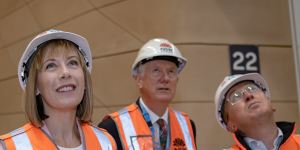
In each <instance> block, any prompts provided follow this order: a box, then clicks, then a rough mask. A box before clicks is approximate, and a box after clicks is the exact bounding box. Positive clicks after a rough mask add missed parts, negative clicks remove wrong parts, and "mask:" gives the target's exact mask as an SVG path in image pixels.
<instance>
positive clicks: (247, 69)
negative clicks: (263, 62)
mask: <svg viewBox="0 0 300 150" xmlns="http://www.w3.org/2000/svg"><path fill="white" fill-rule="evenodd" d="M229 55H230V69H231V74H232V75H234V74H245V73H252V72H258V73H260V65H259V53H258V47H257V46H254V45H230V46H229Z"/></svg>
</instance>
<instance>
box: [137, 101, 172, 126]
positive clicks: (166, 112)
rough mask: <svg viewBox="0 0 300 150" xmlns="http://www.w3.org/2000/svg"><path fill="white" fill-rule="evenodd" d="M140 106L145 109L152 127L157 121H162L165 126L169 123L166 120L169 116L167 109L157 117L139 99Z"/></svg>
mask: <svg viewBox="0 0 300 150" xmlns="http://www.w3.org/2000/svg"><path fill="white" fill-rule="evenodd" d="M140 104H141V105H142V106H143V107H144V108H145V109H146V111H147V112H148V114H149V116H150V120H151V123H152V124H153V125H154V124H156V121H157V120H158V119H160V118H161V119H164V121H165V122H166V124H167V125H168V123H169V120H168V114H169V111H168V108H167V109H166V111H165V112H164V114H163V115H162V116H161V117H159V116H158V115H157V114H155V113H154V112H153V111H152V110H151V109H149V108H148V107H147V106H146V104H145V103H144V102H143V99H142V98H140Z"/></svg>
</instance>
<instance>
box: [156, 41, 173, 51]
mask: <svg viewBox="0 0 300 150" xmlns="http://www.w3.org/2000/svg"><path fill="white" fill-rule="evenodd" d="M159 46H160V50H161V52H166V53H172V51H173V49H172V46H171V45H170V44H168V43H161V44H160V45H159Z"/></svg>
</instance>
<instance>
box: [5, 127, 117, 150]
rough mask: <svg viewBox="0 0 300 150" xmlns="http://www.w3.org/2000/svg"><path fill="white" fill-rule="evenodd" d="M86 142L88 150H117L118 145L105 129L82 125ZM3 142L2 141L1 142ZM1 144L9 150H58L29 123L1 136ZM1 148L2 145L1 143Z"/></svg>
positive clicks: (45, 135) (84, 145) (39, 129)
mask: <svg viewBox="0 0 300 150" xmlns="http://www.w3.org/2000/svg"><path fill="white" fill-rule="evenodd" d="M81 128H82V132H83V136H84V139H85V141H82V144H83V147H84V148H85V149H87V150H90V149H93V150H101V149H103V150H107V149H109V150H115V149H116V143H115V141H114V139H113V138H112V136H111V135H110V134H109V133H107V132H106V131H105V130H104V129H100V128H97V127H94V126H91V125H89V124H87V123H82V124H81ZM1 140H2V141H1ZM0 142H2V144H4V149H8V150H19V149H26V150H27V149H28V150H44V149H47V150H48V149H49V150H56V149H58V148H57V146H56V145H55V143H54V142H53V141H52V140H51V139H50V138H49V136H48V135H47V134H46V133H45V132H44V131H43V130H42V129H41V128H37V127H35V126H33V125H32V124H31V123H27V124H26V125H24V126H23V127H21V128H19V129H17V130H14V131H12V132H10V133H8V134H5V135H2V136H0ZM0 146H1V143H0Z"/></svg>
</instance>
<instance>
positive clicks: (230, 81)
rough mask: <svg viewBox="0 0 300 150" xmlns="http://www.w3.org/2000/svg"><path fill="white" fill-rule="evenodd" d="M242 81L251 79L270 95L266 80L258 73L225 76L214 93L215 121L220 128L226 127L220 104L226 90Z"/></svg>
mask: <svg viewBox="0 0 300 150" xmlns="http://www.w3.org/2000/svg"><path fill="white" fill-rule="evenodd" d="M242 81H252V82H254V83H255V84H256V85H258V86H259V87H260V88H261V89H262V90H263V91H264V92H265V94H266V95H267V96H268V97H270V90H269V86H268V84H267V82H266V81H265V79H264V78H263V77H262V76H261V75H260V74H258V73H248V74H238V75H232V76H227V77H225V79H224V80H223V82H222V83H221V84H220V85H219V87H218V89H217V91H216V95H215V114H216V119H217V122H218V123H219V124H220V125H221V127H222V128H224V129H226V123H225V122H224V120H223V117H222V113H223V112H222V111H223V110H222V105H223V103H224V100H225V97H226V94H227V92H228V91H229V90H230V89H231V87H233V86H234V85H236V84H238V83H240V82H242Z"/></svg>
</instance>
